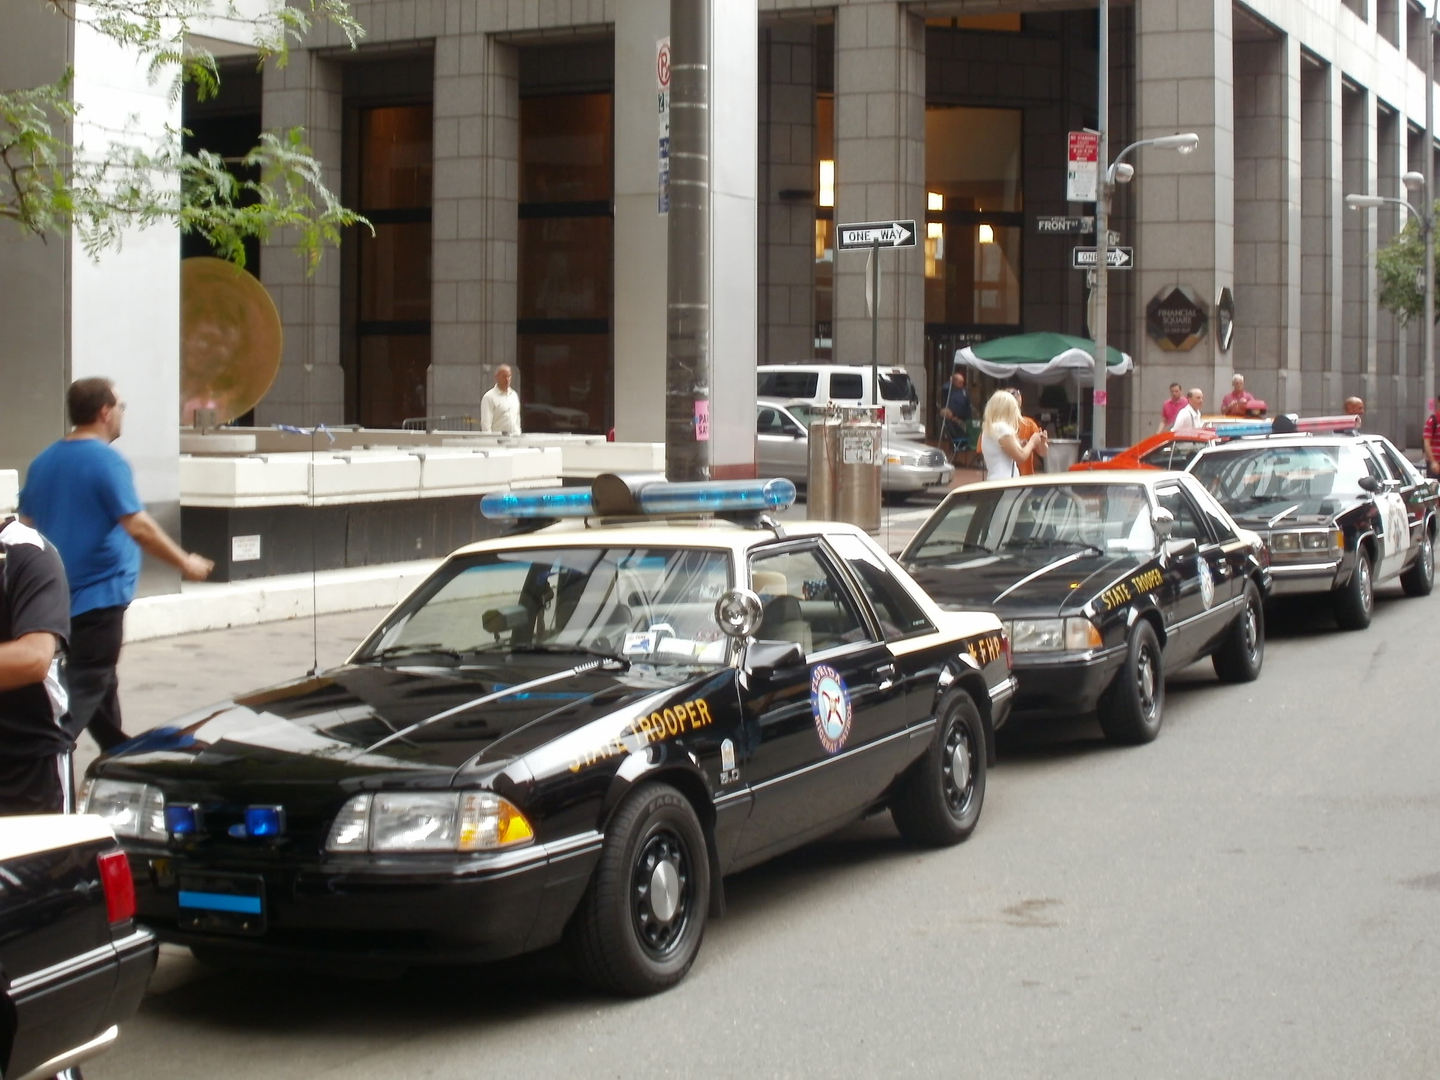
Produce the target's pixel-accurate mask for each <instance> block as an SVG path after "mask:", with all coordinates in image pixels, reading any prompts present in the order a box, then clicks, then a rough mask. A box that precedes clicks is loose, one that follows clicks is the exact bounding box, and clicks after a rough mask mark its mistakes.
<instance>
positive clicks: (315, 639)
mask: <svg viewBox="0 0 1440 1080" xmlns="http://www.w3.org/2000/svg"><path fill="white" fill-rule="evenodd" d="M306 383H307V391H306V396H307V397H308V396H309V391H308V383H309V380H308V379H307V380H306ZM307 411H309V410H308V409H307ZM275 428H276V430H277V431H289V432H292V433H293V434H296V435H308V436H309V437H310V468H309V473H310V482H309V484H308V488H309V490H308V492H307V494H308V496H309V499H308V501H307V503H306V507H307V509H309V511H310V513H309V514H307V515H306V516H307V517H308V518H309V519H310V671H309V673H308V674H309V676H310V677H311V678H312V679H313V678H314V677H315V676H316V675H319V674H320V586H319V576H320V575H319V556H318V555H317V554H316V546H315V437H316V436H317V435H320V434H322V433H323V434H324V436H325V438H327V439H329V440H330V442H331V444H332V445H333V444H334V442H335V436H334V434H333V433H332V432H331V431H330V429H329V428H328V427H326V426H325V425H324V424H316V425H315V426H314V427H309V428H302V427H296V426H295V425H293V424H276V425H275Z"/></svg>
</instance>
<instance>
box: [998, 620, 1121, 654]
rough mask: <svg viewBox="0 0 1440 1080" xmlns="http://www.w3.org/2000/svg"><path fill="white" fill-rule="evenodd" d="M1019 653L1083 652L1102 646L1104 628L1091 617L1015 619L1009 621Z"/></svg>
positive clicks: (1012, 637) (1012, 643)
mask: <svg viewBox="0 0 1440 1080" xmlns="http://www.w3.org/2000/svg"><path fill="white" fill-rule="evenodd" d="M1006 628H1007V629H1008V630H1009V632H1010V640H1011V647H1012V648H1013V649H1014V651H1015V652H1017V653H1020V652H1083V651H1084V650H1086V649H1098V648H1099V647H1100V644H1101V639H1100V631H1099V630H1098V629H1096V627H1095V624H1094V623H1092V622H1091V621H1090V620H1089V619H1085V618H1077V617H1074V616H1072V617H1070V618H1068V619H1015V620H1013V621H1011V622H1009V623H1007V624H1006Z"/></svg>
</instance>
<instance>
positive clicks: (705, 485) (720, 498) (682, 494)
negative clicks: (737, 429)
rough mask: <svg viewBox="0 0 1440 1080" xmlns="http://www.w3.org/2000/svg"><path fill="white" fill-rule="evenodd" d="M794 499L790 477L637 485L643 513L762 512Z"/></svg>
mask: <svg viewBox="0 0 1440 1080" xmlns="http://www.w3.org/2000/svg"><path fill="white" fill-rule="evenodd" d="M794 501H795V485H794V484H792V483H791V482H790V481H789V480H785V479H779V478H777V479H774V480H711V481H702V482H699V483H689V484H647V485H646V486H645V487H643V488H641V489H640V511H641V512H642V513H645V514H697V513H702V514H703V513H712V514H723V513H745V512H747V511H748V512H751V513H764V512H766V511H769V510H784V509H785V508H786V507H787V506H789V505H790V504H791V503H793V502H794Z"/></svg>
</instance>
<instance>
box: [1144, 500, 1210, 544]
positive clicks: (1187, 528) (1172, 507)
mask: <svg viewBox="0 0 1440 1080" xmlns="http://www.w3.org/2000/svg"><path fill="white" fill-rule="evenodd" d="M1155 501H1156V502H1158V503H1159V504H1160V505H1161V506H1163V507H1164V508H1165V509H1166V510H1169V511H1170V513H1171V514H1172V515H1174V517H1175V527H1174V528H1173V529H1171V530H1170V539H1172V540H1194V541H1195V542H1196V543H1199V544H1208V543H1210V533H1209V531H1208V530H1207V529H1206V528H1205V525H1204V523H1203V522H1202V521H1201V520H1200V512H1199V511H1198V510H1196V509H1195V504H1194V503H1192V502H1191V501H1190V500H1189V499H1187V498H1186V497H1185V493H1184V492H1183V491H1181V490H1180V489H1179V488H1178V487H1170V488H1157V489H1156V490H1155Z"/></svg>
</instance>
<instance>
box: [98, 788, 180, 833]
mask: <svg viewBox="0 0 1440 1080" xmlns="http://www.w3.org/2000/svg"><path fill="white" fill-rule="evenodd" d="M83 808H84V812H85V813H87V814H96V815H98V816H99V817H102V818H104V819H105V823H106V824H107V825H109V826H110V828H112V829H113V830H115V835H116V836H129V837H133V838H134V839H136V840H152V841H155V842H158V843H162V844H163V843H165V841H166V840H167V838H168V834H167V833H166V831H165V796H164V794H163V793H162V792H161V791H160V789H159V788H157V787H151V786H150V785H149V784H134V783H130V782H129V781H125V780H105V779H102V778H100V777H97V778H95V779H94V780H91V781H90V782H89V783H87V784H86V785H85V795H84V799H83Z"/></svg>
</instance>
